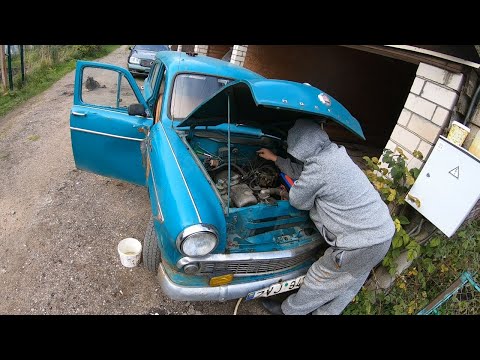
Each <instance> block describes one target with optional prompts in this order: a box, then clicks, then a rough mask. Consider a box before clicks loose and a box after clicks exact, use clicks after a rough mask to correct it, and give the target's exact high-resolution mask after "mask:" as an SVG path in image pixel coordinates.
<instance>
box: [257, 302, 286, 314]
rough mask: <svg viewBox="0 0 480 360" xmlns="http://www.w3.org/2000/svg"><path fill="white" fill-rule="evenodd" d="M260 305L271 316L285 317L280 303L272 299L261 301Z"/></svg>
mask: <svg viewBox="0 0 480 360" xmlns="http://www.w3.org/2000/svg"><path fill="white" fill-rule="evenodd" d="M262 305H263V307H264V308H265V309H267V311H268V312H269V313H270V314H272V315H285V314H284V313H283V311H282V306H281V305H282V303H281V302H278V301H275V300H272V299H262Z"/></svg>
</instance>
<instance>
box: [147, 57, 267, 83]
mask: <svg viewBox="0 0 480 360" xmlns="http://www.w3.org/2000/svg"><path fill="white" fill-rule="evenodd" d="M156 58H157V59H158V60H160V61H161V62H163V63H164V64H165V66H166V68H167V70H168V71H169V72H170V73H179V72H196V73H201V74H209V75H216V76H222V77H227V78H233V79H263V78H264V77H263V76H261V75H259V74H257V73H255V72H253V71H250V70H248V69H245V68H244V67H241V66H238V65H234V64H231V63H229V62H226V61H224V60H220V59H215V58H212V57H209V56H204V55H195V56H191V55H187V53H184V52H179V51H160V52H158V53H157V55H156Z"/></svg>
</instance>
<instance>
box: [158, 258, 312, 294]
mask: <svg viewBox="0 0 480 360" xmlns="http://www.w3.org/2000/svg"><path fill="white" fill-rule="evenodd" d="M306 270H307V269H305V268H303V269H300V270H295V271H293V272H290V273H288V274H285V275H281V276H276V277H272V278H269V279H266V280H261V281H255V282H249V283H243V284H235V285H224V286H215V287H187V286H181V285H178V284H175V283H174V282H173V281H172V280H170V278H169V277H168V275H167V274H166V272H165V269H164V267H163V265H162V263H160V265H159V266H158V279H159V281H160V286H161V287H162V291H163V293H164V294H165V295H167V296H168V297H169V298H171V299H173V300H183V301H226V300H231V299H238V298H241V297H245V296H247V294H248V293H249V292H252V291H256V290H260V289H263V288H265V287H267V286H270V285H272V284H274V283H277V282H282V281H285V280H290V279H294V278H296V277H298V276H300V275H304V274H305V273H306Z"/></svg>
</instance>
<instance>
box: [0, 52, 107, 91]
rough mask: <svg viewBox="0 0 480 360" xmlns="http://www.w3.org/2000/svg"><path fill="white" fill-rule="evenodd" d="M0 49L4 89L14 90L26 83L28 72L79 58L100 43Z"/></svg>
mask: <svg viewBox="0 0 480 360" xmlns="http://www.w3.org/2000/svg"><path fill="white" fill-rule="evenodd" d="M1 47H2V48H3V49H4V50H3V54H2V51H1V50H0V56H2V55H3V57H2V58H1V60H2V61H1V64H2V71H1V72H0V79H1V83H2V84H3V87H4V90H10V91H12V90H15V89H19V88H21V87H23V86H24V85H25V83H26V82H27V83H28V77H29V74H32V73H34V72H35V71H38V70H40V69H48V68H50V67H52V66H54V65H57V64H59V63H61V62H65V61H69V60H74V59H81V58H83V57H85V56H88V55H90V54H92V53H94V52H95V51H98V49H99V48H100V47H101V45H2V46H1Z"/></svg>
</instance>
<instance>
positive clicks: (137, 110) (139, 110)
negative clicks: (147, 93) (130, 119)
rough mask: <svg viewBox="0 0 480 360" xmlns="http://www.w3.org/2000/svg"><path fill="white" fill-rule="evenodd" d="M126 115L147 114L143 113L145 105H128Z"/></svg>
mask: <svg viewBox="0 0 480 360" xmlns="http://www.w3.org/2000/svg"><path fill="white" fill-rule="evenodd" d="M128 115H134V116H135V115H140V116H147V114H146V113H145V106H143V105H142V104H131V105H128Z"/></svg>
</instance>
